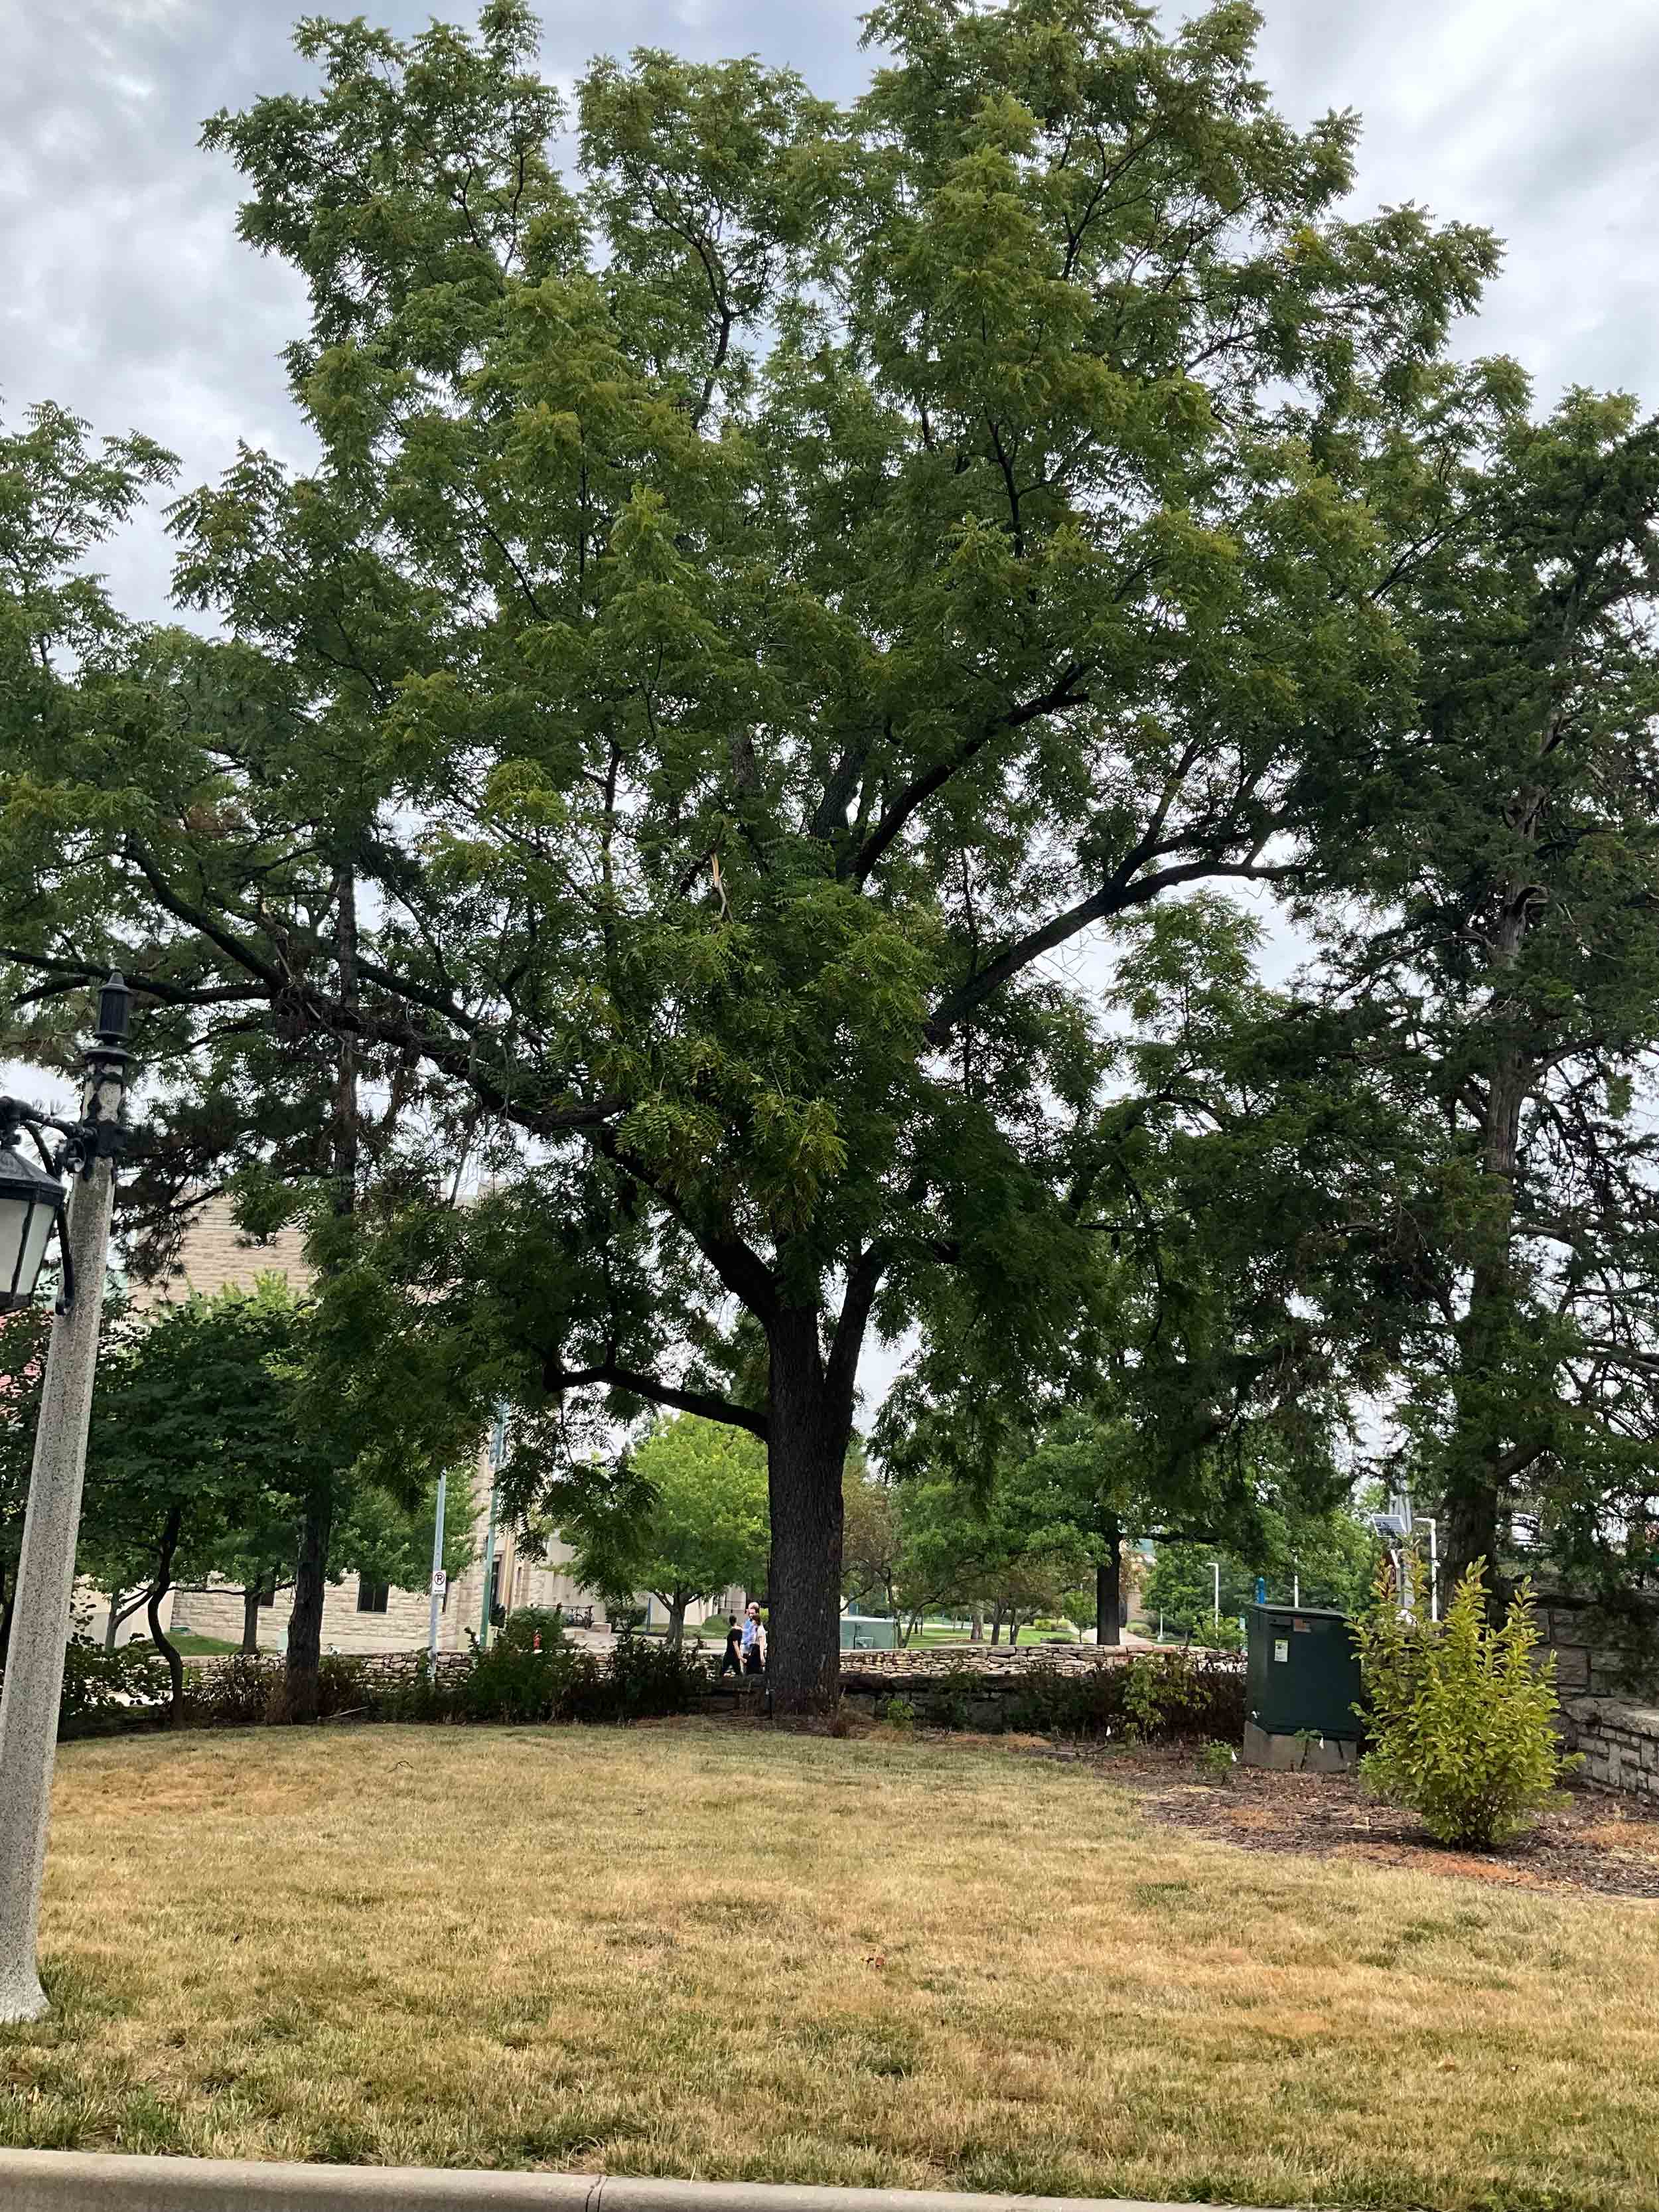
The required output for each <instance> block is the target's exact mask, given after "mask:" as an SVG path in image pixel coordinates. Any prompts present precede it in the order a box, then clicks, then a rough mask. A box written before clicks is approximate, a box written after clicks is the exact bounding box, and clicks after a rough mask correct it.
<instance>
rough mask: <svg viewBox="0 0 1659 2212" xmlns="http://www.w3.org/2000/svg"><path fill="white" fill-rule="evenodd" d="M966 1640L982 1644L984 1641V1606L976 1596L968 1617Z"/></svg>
mask: <svg viewBox="0 0 1659 2212" xmlns="http://www.w3.org/2000/svg"><path fill="white" fill-rule="evenodd" d="M968 1641H969V1643H970V1644H983V1643H984V1641H985V1607H983V1606H982V1605H981V1603H980V1601H979V1600H978V1599H977V1598H975V1601H974V1609H973V1611H972V1613H970V1614H969V1618H968Z"/></svg>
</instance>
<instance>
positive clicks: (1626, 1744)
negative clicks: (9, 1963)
mask: <svg viewBox="0 0 1659 2212" xmlns="http://www.w3.org/2000/svg"><path fill="white" fill-rule="evenodd" d="M1561 1711H1562V1717H1563V1718H1564V1719H1565V1723H1566V1727H1565V1729H1564V1730H1563V1734H1564V1735H1565V1736H1566V1739H1567V1741H1568V1743H1569V1744H1570V1745H1571V1747H1572V1748H1573V1749H1574V1750H1576V1751H1577V1752H1578V1753H1581V1754H1582V1756H1583V1761H1584V1764H1583V1766H1582V1767H1581V1768H1580V1769H1579V1774H1580V1777H1581V1778H1582V1779H1583V1781H1585V1782H1588V1783H1589V1784H1591V1786H1592V1787H1593V1788H1595V1789H1597V1790H1625V1791H1627V1792H1629V1793H1630V1794H1631V1795H1632V1796H1638V1797H1659V1708H1656V1707H1654V1706H1652V1705H1627V1704H1626V1702H1625V1701H1624V1700H1623V1699H1619V1698H1569V1699H1565V1701H1564V1703H1563V1705H1562V1707H1561Z"/></svg>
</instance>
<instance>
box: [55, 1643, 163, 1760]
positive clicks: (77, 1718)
mask: <svg viewBox="0 0 1659 2212" xmlns="http://www.w3.org/2000/svg"><path fill="white" fill-rule="evenodd" d="M172 1696H173V1681H172V1678H171V1676H170V1675H169V1674H168V1673H167V1662H166V1660H164V1659H163V1658H162V1657H161V1655H160V1654H159V1653H158V1652H156V1651H154V1650H151V1649H150V1648H149V1645H145V1646H144V1647H143V1649H142V1650H140V1649H137V1648H136V1647H135V1646H133V1645H131V1644H127V1645H125V1646H124V1647H123V1648H122V1649H121V1650H116V1651H106V1650H105V1649H104V1647H103V1645H102V1644H97V1643H94V1641H93V1639H92V1638H90V1637H85V1636H72V1637H71V1638H70V1641H69V1645H68V1648H67V1650H65V1651H64V1689H63V1694H62V1696H61V1697H60V1698H59V1699H58V1735H62V1736H71V1735H88V1734H92V1733H94V1732H95V1731H96V1730H98V1729H102V1728H105V1727H108V1726H115V1727H125V1726H130V1725H131V1724H132V1723H137V1722H145V1721H149V1720H153V1719H155V1718H156V1717H158V1716H159V1715H160V1714H161V1713H164V1712H165V1711H167V1705H168V1703H169V1701H170V1699H172Z"/></svg>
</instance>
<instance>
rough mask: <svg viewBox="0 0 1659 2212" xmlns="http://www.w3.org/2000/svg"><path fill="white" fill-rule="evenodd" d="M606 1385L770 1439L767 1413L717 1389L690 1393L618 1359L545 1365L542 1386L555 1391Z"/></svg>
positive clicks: (648, 1400) (649, 1401) (676, 1411)
mask: <svg viewBox="0 0 1659 2212" xmlns="http://www.w3.org/2000/svg"><path fill="white" fill-rule="evenodd" d="M600 1383H602V1384H604V1385H605V1388H606V1389H612V1390H626V1391H627V1392H628V1393H629V1395H630V1396H632V1397H635V1398H643V1399H645V1400H646V1401H647V1403H648V1404H650V1405H653V1406H667V1407H671V1408H672V1409H673V1411H674V1412H675V1413H696V1414H698V1415H700V1416H701V1418H702V1419H704V1420H705V1421H724V1422H725V1423H726V1425H727V1426H728V1427H731V1428H737V1429H747V1430H748V1431H749V1432H750V1435H751V1436H756V1437H760V1438H761V1440H762V1442H763V1443H764V1441H765V1439H766V1434H767V1426H766V1416H765V1414H764V1413H756V1411H755V1410H754V1408H753V1407H750V1406H740V1405H738V1402H737V1401H736V1399H735V1398H723V1397H721V1396H720V1393H719V1392H718V1391H716V1390H686V1389H682V1388H681V1387H680V1385H679V1384H678V1383H665V1382H664V1381H663V1380H662V1378H661V1376H657V1375H647V1374H645V1373H643V1372H642V1371H641V1370H640V1369H638V1368H635V1367H624V1366H623V1365H622V1364H621V1363H620V1362H619V1361H617V1360H615V1359H604V1360H601V1361H599V1364H597V1365H596V1366H592V1367H561V1366H560V1365H559V1364H558V1363H557V1362H556V1360H555V1359H553V1358H551V1357H550V1358H548V1359H546V1360H545V1361H544V1363H543V1365H542V1386H543V1388H544V1389H546V1390H548V1391H550V1392H552V1391H559V1390H579V1389H583V1388H584V1387H592V1385H594V1384H600Z"/></svg>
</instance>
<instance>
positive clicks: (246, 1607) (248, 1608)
mask: <svg viewBox="0 0 1659 2212" xmlns="http://www.w3.org/2000/svg"><path fill="white" fill-rule="evenodd" d="M264 1594H265V1593H264V1584H263V1583H252V1584H250V1586H249V1587H248V1588H247V1589H245V1590H244V1591H243V1592H242V1656H243V1657H244V1658H245V1659H251V1658H252V1656H253V1655H254V1654H255V1652H256V1651H258V1649H259V1601H260V1599H261V1598H262V1597H264Z"/></svg>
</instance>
